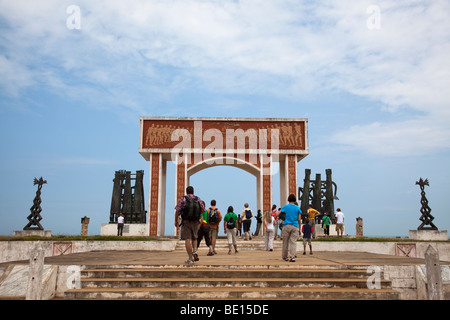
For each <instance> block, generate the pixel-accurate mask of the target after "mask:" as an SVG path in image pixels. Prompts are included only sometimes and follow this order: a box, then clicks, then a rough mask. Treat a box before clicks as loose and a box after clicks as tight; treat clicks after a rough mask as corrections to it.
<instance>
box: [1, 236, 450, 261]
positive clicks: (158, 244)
mask: <svg viewBox="0 0 450 320" xmlns="http://www.w3.org/2000/svg"><path fill="white" fill-rule="evenodd" d="M176 244H177V240H160V241H89V240H88V241H0V263H3V262H9V261H18V260H28V259H29V258H30V252H31V250H34V248H35V246H36V245H39V246H42V248H43V249H44V251H45V257H51V256H55V255H60V254H62V253H69V252H71V253H81V252H89V251H108V250H150V251H172V250H174V249H175V246H176ZM429 245H431V246H432V247H434V248H435V249H436V251H437V252H438V253H439V257H440V260H441V261H450V242H448V241H447V242H428V241H426V242H425V241H424V242H368V241H314V242H313V249H314V251H335V252H342V251H349V252H368V253H377V254H388V255H393V256H397V255H405V254H406V253H408V254H409V256H410V257H416V258H424V257H425V251H426V250H427V248H428V246H429ZM405 248H408V250H409V251H408V250H405ZM299 250H300V249H299ZM405 252H406V253H405Z"/></svg>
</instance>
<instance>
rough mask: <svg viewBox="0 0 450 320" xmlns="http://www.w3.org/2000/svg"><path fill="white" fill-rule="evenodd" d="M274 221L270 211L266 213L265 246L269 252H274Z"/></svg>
mask: <svg viewBox="0 0 450 320" xmlns="http://www.w3.org/2000/svg"><path fill="white" fill-rule="evenodd" d="M274 220H275V219H274V218H273V217H272V213H271V212H270V211H266V212H265V213H264V234H265V237H264V245H265V248H266V250H268V251H273V238H274V236H275V229H274V225H273V224H274Z"/></svg>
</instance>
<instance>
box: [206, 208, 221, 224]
mask: <svg viewBox="0 0 450 320" xmlns="http://www.w3.org/2000/svg"><path fill="white" fill-rule="evenodd" d="M208 223H212V224H218V223H219V213H218V212H217V208H216V209H211V208H209V214H208Z"/></svg>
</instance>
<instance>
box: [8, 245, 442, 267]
mask: <svg viewBox="0 0 450 320" xmlns="http://www.w3.org/2000/svg"><path fill="white" fill-rule="evenodd" d="M206 254H207V249H200V250H199V258H200V261H198V262H196V263H195V265H197V266H230V265H248V266H342V267H345V266H359V265H362V266H364V265H418V264H424V263H425V261H424V259H419V258H409V257H398V256H390V255H381V254H373V253H364V252H314V253H313V255H310V254H309V251H307V254H306V255H302V252H298V256H297V261H296V262H286V261H283V260H282V259H281V252H280V251H278V250H276V251H273V252H268V251H263V250H241V251H239V253H238V254H235V253H232V254H231V255H228V250H225V249H222V250H218V254H217V255H214V256H207V255H206ZM186 259H187V254H186V252H185V251H183V250H175V251H172V252H161V251H145V250H138V251H128V250H127V251H91V252H86V253H73V254H67V255H60V256H54V257H47V258H45V264H55V265H98V266H102V265H104V266H107V265H108V266H109V265H148V266H165V265H171V266H172V265H180V266H182V265H184V261H185V260H186ZM13 263H26V264H28V261H16V262H9V263H8V264H13ZM443 264H450V263H449V262H443Z"/></svg>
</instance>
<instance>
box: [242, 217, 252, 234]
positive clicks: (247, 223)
mask: <svg viewBox="0 0 450 320" xmlns="http://www.w3.org/2000/svg"><path fill="white" fill-rule="evenodd" d="M251 224H252V220H242V226H243V227H244V232H249V231H250V225H251Z"/></svg>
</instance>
